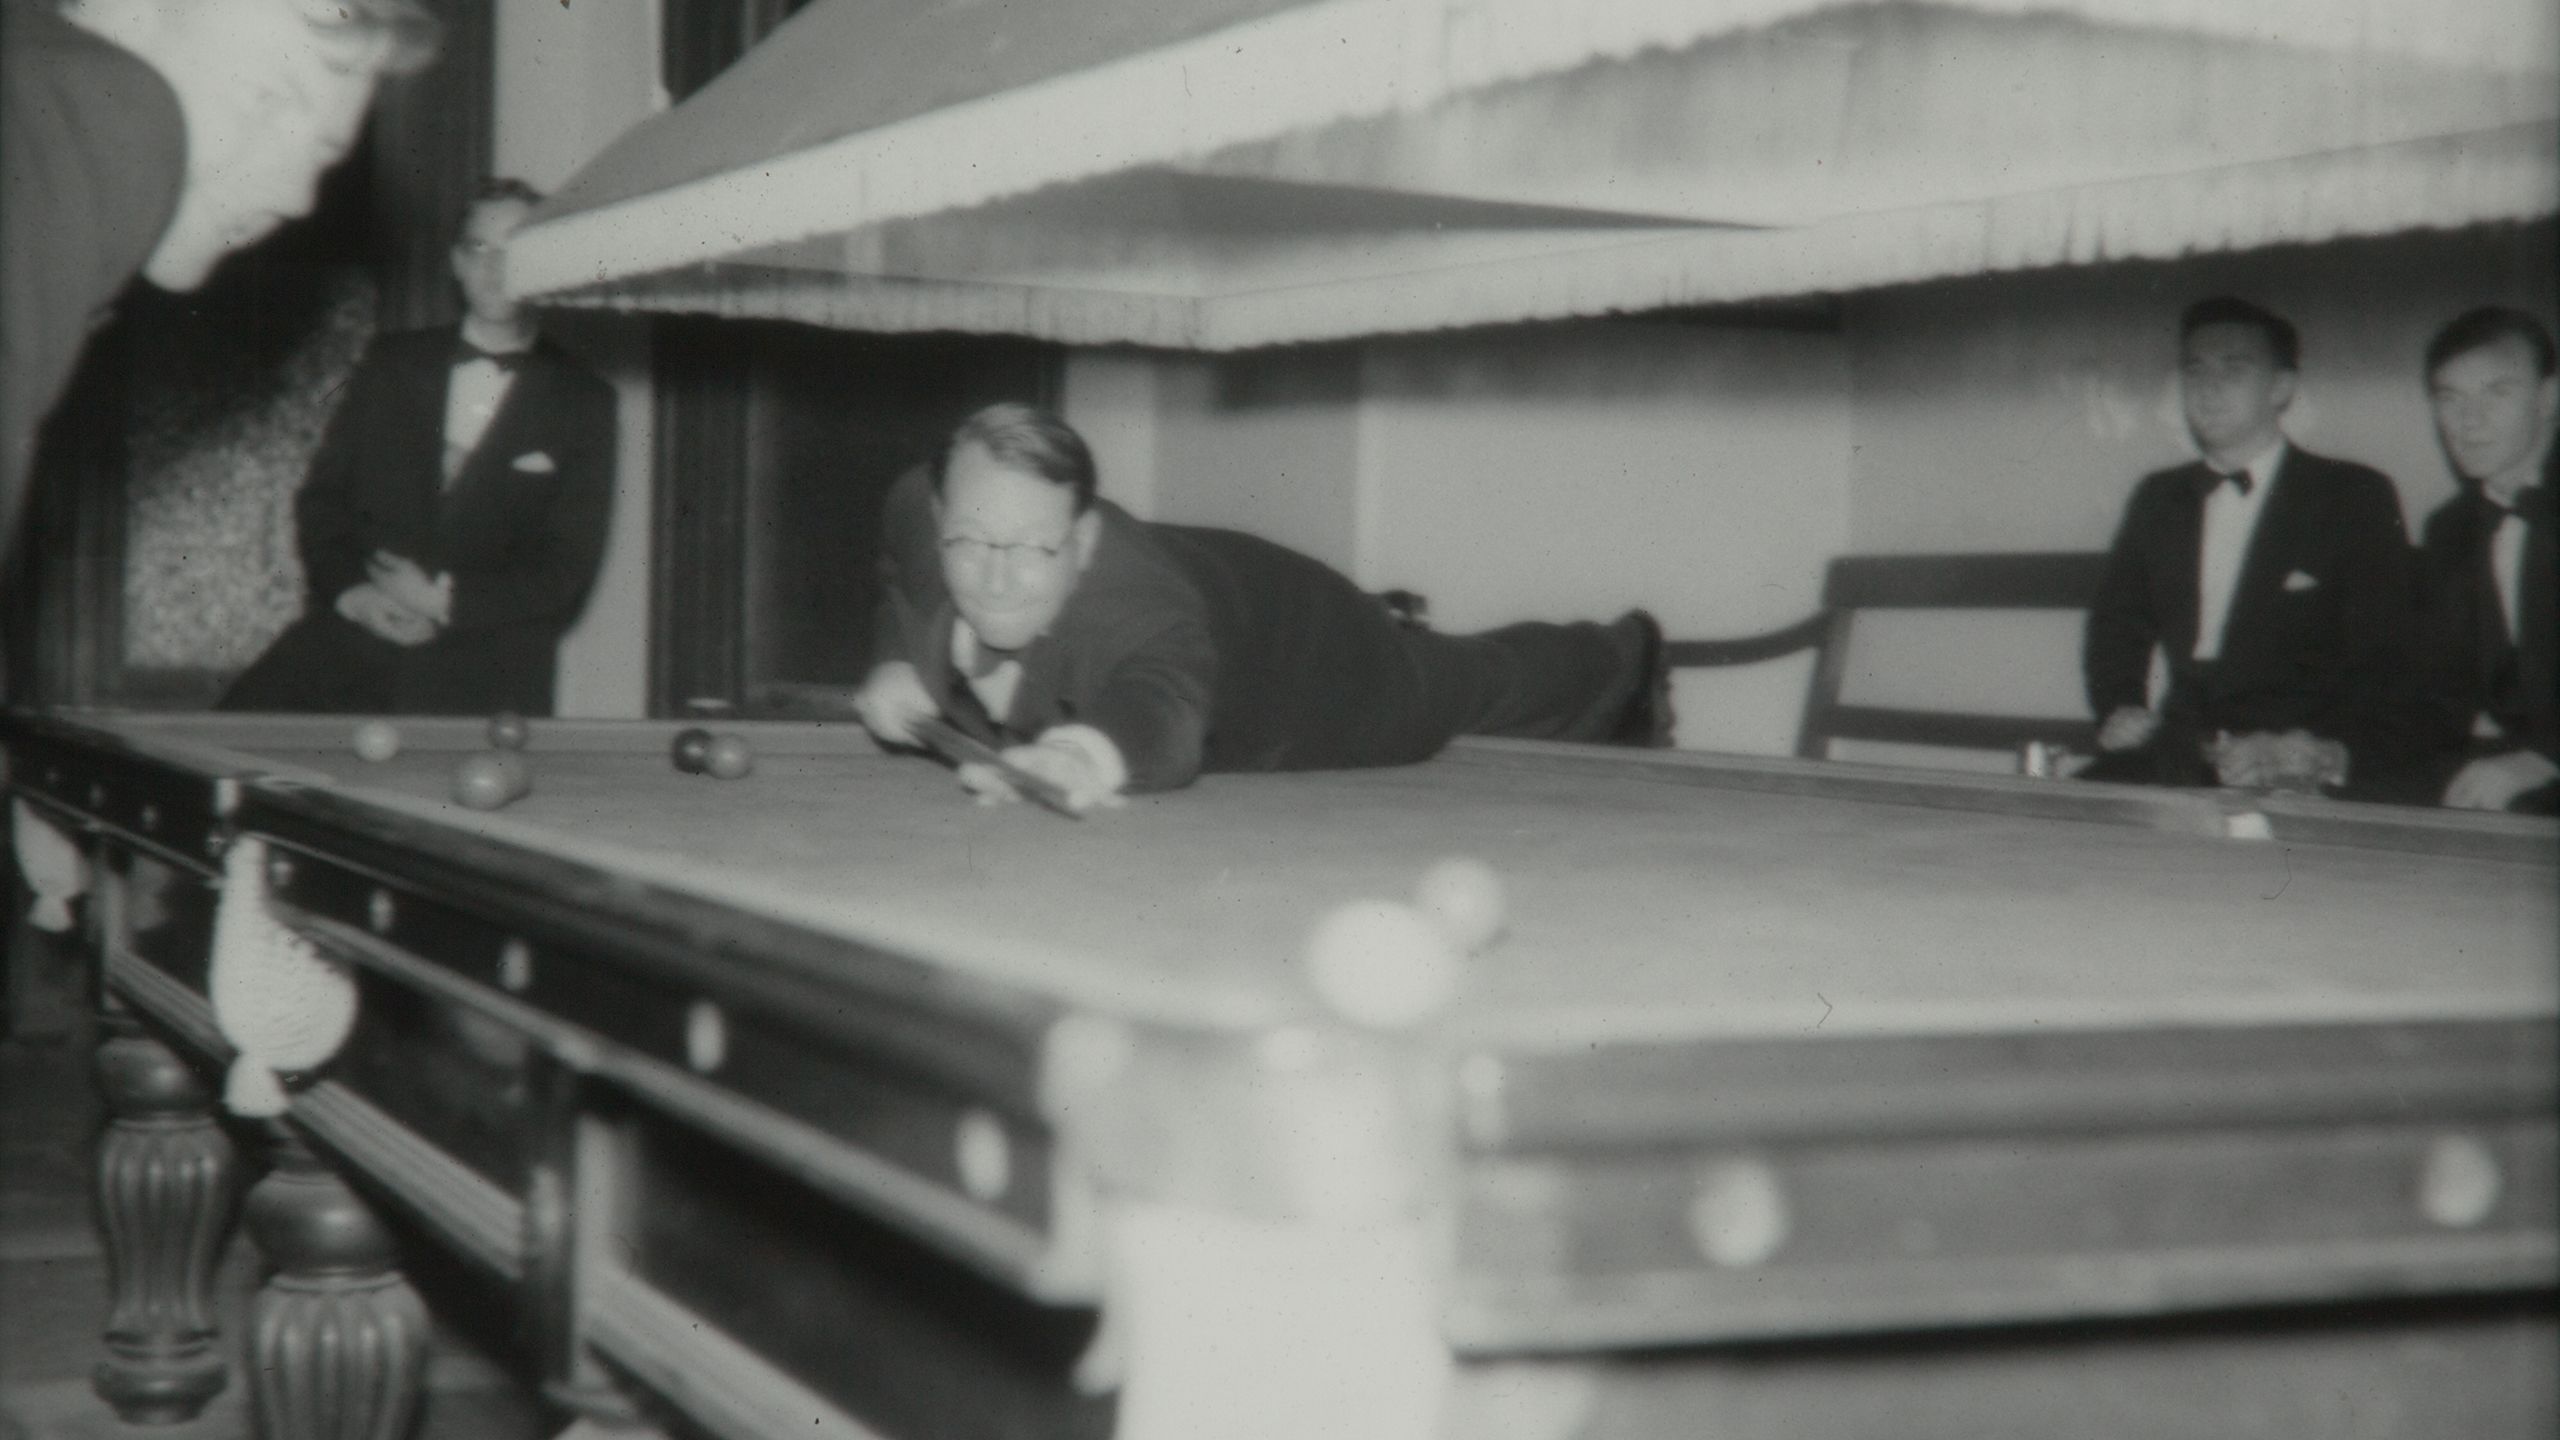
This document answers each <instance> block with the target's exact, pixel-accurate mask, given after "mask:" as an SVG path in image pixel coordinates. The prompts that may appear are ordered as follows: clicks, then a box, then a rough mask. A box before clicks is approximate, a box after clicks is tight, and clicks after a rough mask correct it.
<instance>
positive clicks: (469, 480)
mask: <svg viewBox="0 0 2560 1440" xmlns="http://www.w3.org/2000/svg"><path fill="white" fill-rule="evenodd" d="M540 198H541V197H540V196H539V195H537V194H535V193H534V191H533V190H531V189H530V188H528V187H526V186H525V185H524V184H523V183H522V182H521V181H514V180H497V181H492V182H490V183H489V184H488V185H486V186H484V187H483V188H482V191H481V193H480V195H479V197H478V198H477V199H476V200H475V201H474V202H473V204H472V206H471V210H470V214H469V216H468V218H467V219H466V220H465V221H464V223H463V228H462V235H461V238H460V239H458V240H457V241H455V242H454V247H453V262H452V263H453V272H454V276H455V278H457V279H458V280H460V281H461V284H462V294H463V300H464V305H465V314H464V316H463V320H462V323H461V326H460V327H459V329H458V330H457V329H456V328H455V327H452V326H442V327H438V328H435V329H429V330H414V331H408V332H405V333H401V334H396V335H386V336H384V337H382V338H381V339H379V340H377V341H375V342H374V345H373V347H372V349H371V350H369V351H368V352H367V353H366V355H365V357H364V359H363V361H362V362H361V363H360V364H359V365H358V366H357V368H356V372H355V375H354V377H353V378H352V379H351V380H349V381H348V383H347V387H346V398H345V399H344V400H343V401H341V402H340V404H339V406H338V410H337V413H336V414H335V415H333V416H331V417H330V421H329V429H328V433H327V434H326V435H325V436H324V437H323V438H322V440H321V442H320V450H319V453H318V454H317V455H316V456H314V457H313V459H312V462H311V474H310V478H309V479H308V480H307V481H305V483H304V485H303V488H302V492H301V494H300V495H299V496H298V497H297V498H296V500H295V503H294V514H295V519H296V521H297V523H298V525H299V527H300V531H299V542H300V547H301V551H302V564H303V573H304V579H305V600H304V611H303V616H302V618H301V619H300V620H298V621H296V622H295V623H294V624H293V626H292V627H291V628H289V629H287V630H286V631H285V632H284V634H282V635H281V636H278V637H277V639H276V642H275V643H274V644H273V645H272V646H270V647H269V648H268V649H267V652H266V653H265V654H264V655H261V656H259V657H258V659H257V660H256V661H255V662H254V663H252V664H251V665H250V666H249V668H248V669H247V670H246V671H244V672H242V674H241V675H240V677H239V678H238V679H237V680H235V681H234V682H233V683H232V686H231V688H230V690H229V691H228V692H227V693H226V694H225V695H224V696H223V697H222V702H221V708H223V709H226V710H319V711H352V712H396V713H408V714H438V713H442V714H468V713H487V712H494V711H499V710H512V711H515V712H517V713H519V714H525V715H548V714H550V713H551V705H552V694H551V692H552V677H553V671H554V669H555V667H556V664H557V652H558V649H559V644H560V636H561V634H562V633H563V632H564V631H566V630H567V629H568V628H569V626H570V624H571V622H573V621H575V620H576V619H577V618H578V612H579V610H580V609H581V608H582V607H583V606H584V605H585V604H586V596H587V590H588V588H589V587H590V586H591V585H593V584H594V582H595V577H596V571H597V568H598V567H599V566H600V565H601V564H602V562H603V558H604V546H605V531H606V526H607V524H608V523H609V521H610V519H611V514H612V506H613V460H614V396H613V391H612V389H611V388H610V387H609V386H607V385H606V384H605V383H604V381H603V380H601V379H599V378H598V377H597V376H596V375H595V374H594V373H593V372H592V371H589V370H588V369H587V368H586V367H585V366H583V365H580V364H579V363H578V362H576V361H575V360H572V359H570V358H569V357H568V356H567V355H566V354H564V353H562V352H561V351H560V350H558V349H556V348H554V347H552V346H550V345H547V344H545V343H543V342H542V341H541V339H540V337H539V336H538V335H537V333H536V331H535V327H534V323H533V320H532V317H530V316H528V315H526V314H525V313H523V312H522V311H521V310H519V309H518V308H517V306H516V304H515V302H514V301H513V300H512V299H510V298H509V297H508V294H507V291H506V284H505V275H504V272H503V270H502V269H501V266H500V255H501V247H502V246H503V245H504V244H505V242H506V238H507V236H508V235H509V234H511V233H513V232H514V230H515V228H516V227H517V226H518V225H521V224H522V223H524V218H525V216H526V215H527V214H528V213H530V212H531V211H532V209H533V207H534V205H535V204H536V203H537V202H538V201H539V200H540Z"/></svg>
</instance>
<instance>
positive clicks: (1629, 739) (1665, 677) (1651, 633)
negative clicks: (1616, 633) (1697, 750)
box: [1609, 610, 1679, 750]
mask: <svg viewBox="0 0 2560 1440" xmlns="http://www.w3.org/2000/svg"><path fill="white" fill-rule="evenodd" d="M1613 628H1615V629H1618V630H1621V631H1625V632H1628V633H1629V634H1630V636H1631V638H1632V639H1633V640H1634V642H1635V652H1636V679H1635V685H1634V687H1633V688H1632V689H1631V690H1630V691H1629V692H1628V695H1627V708H1626V709H1625V710H1624V711H1622V712H1620V713H1619V716H1618V724H1617V728H1616V729H1615V730H1613V731H1611V732H1610V735H1609V743H1610V744H1612V745H1632V746H1638V747H1640V748H1643V749H1648V750H1667V749H1669V748H1671V741H1672V731H1673V730H1674V729H1675V728H1676V727H1677V726H1678V724H1679V717H1677V716H1676V715H1674V714H1673V713H1672V711H1671V652H1670V648H1669V647H1668V646H1666V645H1665V644H1664V643H1663V639H1662V622H1660V621H1658V620H1656V619H1654V618H1653V616H1652V614H1651V613H1650V612H1648V611H1644V610H1630V611H1628V612H1627V613H1626V614H1624V615H1621V616H1619V617H1618V619H1617V623H1616V625H1615V626H1614V627H1613Z"/></svg>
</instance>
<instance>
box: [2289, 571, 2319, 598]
mask: <svg viewBox="0 0 2560 1440" xmlns="http://www.w3.org/2000/svg"><path fill="white" fill-rule="evenodd" d="M2319 588H2320V577H2319V576H2317V575H2314V574H2312V573H2311V572H2310V571H2308V570H2296V571H2294V572H2293V573H2292V574H2290V575H2287V576H2286V577H2284V589H2285V593H2286V594H2288V595H2292V594H2296V593H2299V592H2301V591H2304V590H2317V589H2319Z"/></svg>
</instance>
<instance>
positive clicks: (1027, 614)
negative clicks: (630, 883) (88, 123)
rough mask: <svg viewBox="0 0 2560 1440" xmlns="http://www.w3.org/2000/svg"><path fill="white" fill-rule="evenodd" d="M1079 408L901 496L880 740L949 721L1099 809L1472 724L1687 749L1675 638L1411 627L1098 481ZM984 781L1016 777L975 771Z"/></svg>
mask: <svg viewBox="0 0 2560 1440" xmlns="http://www.w3.org/2000/svg"><path fill="white" fill-rule="evenodd" d="M1094 487H1095V475H1094V465H1093V457H1092V455H1091V453H1090V451H1088V450H1087V448H1086V446H1085V443H1084V441H1083V439H1082V437H1080V436H1078V435H1077V434H1076V432H1075V431H1074V430H1073V429H1072V428H1070V427H1069V426H1068V425H1067V424H1066V423H1065V422H1064V421H1061V420H1059V419H1057V418H1056V417H1055V416H1052V415H1049V414H1047V413H1045V412H1043V411H1040V410H1036V409H1033V408H1032V407H1030V406H1027V405H1012V404H1006V405H995V406H990V407H989V408H987V409H985V410H982V411H980V412H978V413H977V414H975V415H973V416H971V417H970V418H969V419H968V420H966V421H964V422H962V424H961V425H960V427H959V429H958V430H957V431H956V432H955V433H954V434H953V436H952V438H951V440H950V443H949V444H948V445H947V446H946V447H945V449H944V450H943V452H942V454H941V456H940V457H939V459H938V460H937V461H936V462H935V464H934V465H933V466H932V468H931V473H930V475H929V476H928V475H927V474H925V473H924V472H921V471H919V472H916V473H913V474H910V475H909V476H908V477H906V478H905V479H904V480H902V481H900V482H899V484H898V486H897V487H895V488H894V489H893V491H892V493H891V495H890V498H889V502H888V512H887V516H886V520H885V524H884V527H883V533H884V534H885V535H886V536H887V540H886V542H885V544H884V546H883V555H882V566H883V571H884V579H885V581H886V586H885V592H886V593H885V594H884V596H883V599H882V605H881V610H880V618H881V625H880V628H879V637H878V649H877V650H876V652H875V654H876V663H875V665H874V668H873V670H872V672H871V674H870V676H869V677H868V678H867V679H866V680H865V681H864V682H863V686H862V689H861V691H860V692H859V694H858V695H857V697H856V700H855V705H856V708H857V710H858V711H859V713H860V715H861V717H862V719H863V722H864V723H865V724H866V725H867V726H869V727H870V729H871V731H872V732H873V733H874V734H875V735H877V736H879V737H880V738H881V739H882V740H885V741H888V742H890V743H892V744H906V743H911V742H912V741H913V739H914V737H915V733H916V729H915V727H916V725H917V722H919V721H921V720H924V719H927V718H931V717H936V716H939V717H942V718H945V719H946V720H948V721H949V722H950V723H951V724H953V725H955V726H956V727H958V728H959V729H961V730H962V731H964V732H966V733H968V734H970V735H971V736H973V737H974V738H976V739H977V740H979V741H981V742H982V743H986V744H989V745H993V746H995V747H997V748H998V749H999V750H1000V751H1001V753H1002V754H1003V756H1004V758H1005V759H1006V760H1007V761H1009V762H1011V763H1012V764H1014V765H1015V766H1018V767H1019V768H1020V769H1022V770H1024V771H1026V772H1029V773H1030V774H1032V775H1034V776H1037V777H1039V778H1040V779H1042V780H1044V781H1047V782H1049V783H1051V784H1053V785H1055V786H1057V787H1059V788H1060V789H1061V790H1062V791H1063V792H1064V794H1065V796H1066V797H1067V803H1069V804H1070V805H1072V806H1073V807H1074V808H1077V809H1085V808H1090V807H1091V806H1094V805H1097V804H1104V803H1108V802H1110V801H1112V800H1115V799H1116V798H1117V797H1119V796H1120V795H1122V794H1123V793H1127V792H1136V791H1152V790H1169V789H1173V788H1176V787H1179V786H1183V785H1187V784H1189V783H1190V782H1191V781H1192V779H1193V778H1194V777H1196V776H1198V775H1199V774H1200V773H1202V772H1203V771H1270V770H1315V769H1347V768H1353V767H1359V766H1372V765H1402V764H1411V763H1413V762H1416V761H1420V760H1425V759H1428V758H1430V757H1431V756H1432V755H1434V754H1436V753H1438V752H1439V750H1440V749H1441V747H1442V746H1444V745H1446V744H1447V743H1448V742H1449V741H1450V740H1451V739H1452V738H1453V737H1455V736H1458V735H1461V734H1497V735H1516V736H1530V737H1540V738H1548V739H1560V740H1591V741H1604V742H1614V743H1621V744H1635V745H1666V744H1668V743H1670V728H1671V710H1670V704H1669V689H1668V684H1669V681H1668V671H1667V670H1666V669H1665V667H1664V650H1663V644H1662V634H1661V630H1660V628H1659V627H1658V626H1656V625H1655V623H1654V621H1653V618H1652V617H1651V616H1649V615H1647V614H1645V613H1644V612H1643V611H1641V610H1635V611H1629V612H1628V613H1627V614H1625V615H1622V616H1620V617H1619V618H1618V619H1617V620H1615V621H1612V622H1610V623H1607V624H1601V623H1597V622H1587V621H1586V622H1581V623H1576V624H1562V625H1557V624H1544V623H1536V622H1532V623H1524V624H1518V625H1508V626H1504V627H1502V628H1501V629H1498V630H1493V631H1489V632H1486V633H1484V634H1481V635H1440V634H1435V633H1432V632H1430V631H1427V630H1420V629H1416V628H1414V627H1412V626H1410V625H1407V624H1402V623H1399V622H1398V621H1397V619H1396V618H1395V617H1394V616H1393V615H1391V614H1390V613H1389V612H1388V610H1387V608H1386V607H1385V605H1383V604H1382V603H1380V602H1379V601H1378V600H1377V599H1376V598H1375V597H1373V596H1370V595H1368V594H1365V593H1363V592H1362V591H1361V590H1360V589H1359V588H1358V587H1357V586H1355V585H1353V584H1352V583H1351V581H1350V580H1348V579H1346V578H1345V577H1343V576H1342V575H1340V574H1337V573H1336V572H1334V571H1333V570H1331V569H1329V568H1327V567H1326V566H1324V565H1322V564H1320V563H1318V562H1317V561H1315V560H1311V559H1309V558H1307V557H1306V556H1303V555H1300V554H1297V553H1295V552H1294V551H1291V550H1288V549H1285V548H1283V547H1282V546H1279V545H1275V544H1273V543H1271V542H1269V541H1267V540H1261V539H1257V538H1255V537H1253V536H1250V535H1244V534H1239V533H1237V532H1234V531H1228V530H1210V529H1199V528H1193V527H1189V526H1176V525H1158V524H1150V523H1147V522H1143V521H1140V520H1138V519H1136V518H1134V517H1132V516H1131V515H1130V514H1129V513H1128V512H1127V511H1124V510H1122V509H1120V508H1119V507H1118V506H1116V505H1113V504H1112V503H1111V502H1109V501H1107V500H1103V499H1101V498H1100V497H1099V496H1097V495H1096V494H1095V489H1094ZM960 779H961V783H962V784H964V785H966V786H968V787H969V788H970V789H972V790H973V791H976V792H977V793H978V794H979V795H980V796H981V798H984V799H990V800H998V799H1011V798H1016V797H1015V796H1014V794H1013V790H1012V787H1011V785H1010V784H1009V783H1008V782H1007V781H1006V779H1005V778H1004V777H1003V776H1001V775H999V774H997V773H996V772H995V771H993V770H992V769H990V768H989V767H986V766H983V765H963V766H962V767H961V771H960Z"/></svg>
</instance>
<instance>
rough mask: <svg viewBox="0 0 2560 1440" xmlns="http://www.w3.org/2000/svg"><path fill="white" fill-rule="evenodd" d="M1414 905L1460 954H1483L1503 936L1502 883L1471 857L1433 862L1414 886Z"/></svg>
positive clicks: (1484, 865)
mask: <svg viewBox="0 0 2560 1440" xmlns="http://www.w3.org/2000/svg"><path fill="white" fill-rule="evenodd" d="M1413 903H1414V905H1415V906H1416V907H1417V908H1419V909H1420V910H1421V911H1422V913H1423V914H1425V915H1428V916H1430V917H1431V919H1432V920H1433V921H1434V922H1435V923H1436V924H1438V925H1439V927H1440V930H1441V933H1443V934H1445V935H1447V936H1448V937H1449V943H1450V944H1452V945H1455V946H1457V947H1458V949H1459V951H1460V952H1461V953H1463V954H1468V955H1473V954H1476V953H1478V952H1479V951H1482V950H1483V949H1484V948H1485V947H1486V946H1488V945H1490V944H1492V943H1493V941H1494V937H1496V936H1498V935H1500V934H1501V933H1502V922H1503V910H1502V881H1501V879H1500V877H1498V876H1496V875H1495V874H1494V873H1493V867H1492V866H1490V865H1487V864H1486V863H1484V862H1483V861H1481V860H1478V859H1475V858H1474V857H1472V856H1467V855H1451V856H1448V857H1446V858H1444V859H1440V860H1435V861H1433V862H1432V864H1431V868H1430V869H1428V870H1425V871H1423V872H1422V879H1421V880H1419V881H1418V882H1416V883H1415V885H1414V887H1413Z"/></svg>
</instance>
